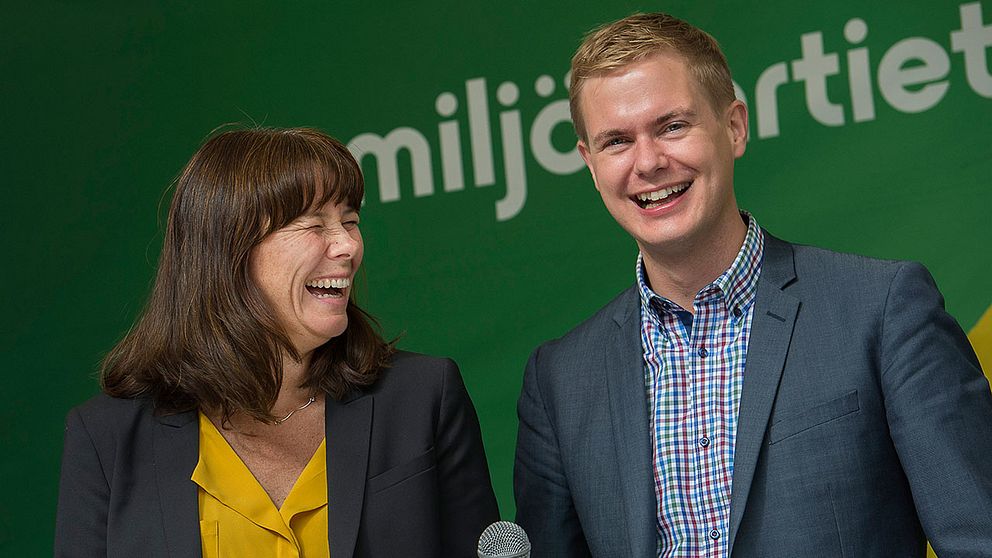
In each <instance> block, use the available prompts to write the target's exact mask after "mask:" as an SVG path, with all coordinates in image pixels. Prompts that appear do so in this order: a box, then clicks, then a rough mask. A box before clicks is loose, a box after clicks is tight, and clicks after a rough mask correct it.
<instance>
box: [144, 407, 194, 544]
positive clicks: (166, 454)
mask: <svg viewBox="0 0 992 558" xmlns="http://www.w3.org/2000/svg"><path fill="white" fill-rule="evenodd" d="M196 418H197V413H196V411H188V412H185V413H180V414H176V415H166V416H156V417H155V418H154V420H155V422H156V425H155V477H156V479H157V481H158V494H159V500H160V502H161V506H160V507H159V510H160V513H161V514H162V526H163V528H164V531H165V543H166V551H167V554H168V556H171V557H172V558H188V557H199V556H201V550H202V549H201V544H200V529H199V525H200V505H199V500H198V499H197V489H196V485H195V484H193V482H192V481H190V475H192V474H193V469H194V468H195V467H196V463H197V460H198V459H199V455H200V436H199V432H200V430H199V427H198V422H197V420H196Z"/></svg>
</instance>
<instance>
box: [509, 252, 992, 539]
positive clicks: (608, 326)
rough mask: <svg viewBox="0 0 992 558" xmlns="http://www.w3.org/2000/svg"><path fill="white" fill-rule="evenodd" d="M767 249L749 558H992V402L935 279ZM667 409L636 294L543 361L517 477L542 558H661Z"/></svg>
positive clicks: (737, 499) (745, 505)
mask: <svg viewBox="0 0 992 558" xmlns="http://www.w3.org/2000/svg"><path fill="white" fill-rule="evenodd" d="M765 240H766V242H765V255H764V261H763V264H762V270H761V276H760V278H759V282H758V286H757V295H756V298H755V302H754V310H753V312H754V313H753V320H752V329H751V337H750V342H749V347H748V353H747V363H746V367H745V370H744V385H743V392H742V395H741V401H740V411H739V418H738V427H737V441H736V447H735V455H734V476H733V488H732V495H731V512H730V530H729V532H728V533H723V536H724V537H727V544H728V548H730V549H731V553H732V556H733V557H734V558H746V557H755V558H759V557H760V558H774V557H783V558H786V557H788V558H794V557H796V556H803V557H817V556H822V557H837V556H847V557H852V556H853V557H859V558H860V557H900V558H902V557H912V556H920V557H922V556H925V544H926V537H929V538H930V540H931V541H932V544H933V546H934V548H935V550H936V552H937V554H938V555H939V556H940V557H941V558H953V557H962V556H992V395H990V392H989V384H988V382H987V381H986V379H985V377H984V376H983V375H982V372H981V369H980V366H979V364H978V361H977V359H976V357H975V355H974V352H973V351H972V349H971V346H970V345H969V343H968V340H967V338H966V337H965V335H964V333H963V332H962V331H961V329H960V327H959V326H958V325H957V323H956V322H955V321H954V319H953V318H951V317H950V316H949V315H948V314H947V313H946V312H945V311H944V309H943V299H942V298H941V296H940V293H939V292H938V291H937V289H936V287H935V285H934V283H933V280H932V278H931V277H930V275H929V273H927V271H926V270H925V269H924V268H923V267H922V266H920V265H919V264H914V263H908V262H895V261H879V260H872V259H869V258H863V257H859V256H851V255H842V254H837V253H833V252H828V251H826V250H820V249H816V248H810V247H805V246H798V245H792V244H788V243H785V242H782V241H780V240H777V239H775V238H774V237H771V236H770V235H767V234H765ZM648 408H649V407H648V403H647V401H646V395H645V388H644V371H643V360H642V351H641V344H640V301H639V298H638V295H637V291H636V289H635V288H631V289H628V290H627V291H625V292H623V293H622V294H621V295H620V296H619V297H617V298H616V299H615V300H613V301H612V302H611V303H610V304H608V305H607V306H606V307H605V308H603V309H602V310H601V311H599V312H598V313H597V314H596V315H594V316H593V317H592V318H590V319H589V320H588V321H586V322H585V323H583V324H581V325H580V326H578V327H577V328H576V329H574V330H573V331H571V332H570V333H568V334H567V335H566V336H565V337H563V338H561V339H558V340H556V341H553V342H550V343H547V344H545V345H543V346H541V347H539V348H538V349H537V350H536V351H534V353H533V355H532V356H531V359H530V362H529V363H528V365H527V371H526V373H525V376H524V386H523V390H522V393H521V396H520V401H519V404H518V414H519V417H520V430H519V436H518V441H517V456H516V464H515V467H514V490H515V494H516V501H517V521H518V522H519V523H520V525H522V526H523V527H524V528H525V529H526V530H527V532H528V534H529V535H530V538H531V541H532V543H533V545H534V556H540V557H541V558H552V557H559V556H560V557H569V558H574V557H581V556H596V557H607V556H616V557H638V558H646V557H649V556H652V557H653V556H656V554H657V533H656V527H655V525H656V515H657V512H656V498H655V494H654V482H653V457H652V455H653V453H652V445H651V444H652V442H651V434H650V429H649V428H650V419H649V412H648Z"/></svg>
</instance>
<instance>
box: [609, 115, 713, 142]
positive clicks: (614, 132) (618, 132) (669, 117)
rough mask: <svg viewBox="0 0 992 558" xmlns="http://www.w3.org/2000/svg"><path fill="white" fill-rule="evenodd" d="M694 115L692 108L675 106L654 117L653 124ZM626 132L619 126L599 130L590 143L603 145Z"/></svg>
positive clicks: (690, 117)
mask: <svg viewBox="0 0 992 558" xmlns="http://www.w3.org/2000/svg"><path fill="white" fill-rule="evenodd" d="M696 116H697V113H696V111H694V110H692V109H690V108H682V107H680V108H677V109H675V110H671V111H668V112H666V113H665V114H662V115H661V116H659V117H658V118H655V119H654V125H655V126H660V125H662V124H664V123H666V122H670V121H672V120H678V119H680V118H685V119H689V120H692V119H695V118H696ZM628 133H629V132H628V131H626V130H624V129H621V128H613V129H610V130H603V131H602V132H600V133H598V134H596V135H595V136H593V138H592V144H593V145H595V146H600V145H603V144H604V143H606V142H607V141H609V140H611V139H613V138H616V137H622V136H624V135H626V134H628Z"/></svg>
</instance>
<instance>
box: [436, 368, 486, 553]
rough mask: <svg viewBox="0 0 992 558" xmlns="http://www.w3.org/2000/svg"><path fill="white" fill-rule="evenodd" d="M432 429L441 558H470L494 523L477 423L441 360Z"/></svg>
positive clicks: (455, 376) (454, 371) (454, 372)
mask: <svg viewBox="0 0 992 558" xmlns="http://www.w3.org/2000/svg"><path fill="white" fill-rule="evenodd" d="M441 392H442V393H441V410H440V417H439V420H438V427H437V435H436V436H437V439H436V442H435V448H436V449H437V463H438V478H439V482H440V485H439V490H440V515H441V541H442V542H441V545H442V550H443V552H442V555H443V556H453V557H455V556H466V557H467V556H475V555H476V544H477V543H478V540H479V535H480V534H481V533H482V531H483V530H484V529H485V528H486V527H488V526H489V525H490V524H491V523H493V522H496V521H499V508H498V507H497V504H496V496H495V494H494V493H493V487H492V481H491V480H490V477H489V466H488V464H487V463H486V451H485V448H484V447H483V444H482V431H481V429H480V428H479V419H478V417H477V416H476V414H475V408H474V407H473V406H472V400H471V399H470V398H469V395H468V392H467V391H466V389H465V384H464V383H463V382H462V378H461V374H460V373H459V371H458V366H457V365H456V364H455V363H454V362H453V361H452V360H450V359H448V360H445V370H444V374H443V384H442V388H441Z"/></svg>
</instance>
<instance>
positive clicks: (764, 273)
mask: <svg viewBox="0 0 992 558" xmlns="http://www.w3.org/2000/svg"><path fill="white" fill-rule="evenodd" d="M794 281H796V266H795V256H794V254H793V249H792V245H790V244H788V243H786V242H783V241H781V240H779V239H777V238H775V237H773V236H771V235H770V234H768V233H767V232H765V254H764V261H763V262H762V264H761V275H760V277H759V279H758V285H757V293H756V295H755V300H754V309H753V313H752V316H751V337H750V339H749V340H748V348H747V362H746V363H745V366H744V385H743V388H742V391H741V401H740V409H739V411H738V414H737V441H736V445H735V447H734V478H733V485H732V490H731V497H730V540H729V541H728V549H731V550H732V549H733V546H734V540H735V539H736V537H737V531H738V529H739V528H740V525H741V519H742V518H743V516H744V510H745V508H746V505H747V498H748V494H749V493H750V490H751V483H752V481H753V480H754V471H755V466H756V465H757V462H758V457H759V455H760V453H761V448H762V446H763V442H764V439H765V432H766V431H767V429H768V420H769V417H770V416H771V410H772V404H773V402H774V401H775V396H776V394H777V393H778V386H779V379H780V378H781V377H782V370H783V368H784V366H785V357H786V355H787V354H788V352H789V345H790V344H791V342H792V332H793V328H794V326H795V323H796V315H797V314H798V311H799V305H800V302H799V300H798V299H796V298H795V297H793V296H792V295H790V294H788V293H786V292H785V289H786V287H788V286H789V285H790V284H792V283H793V282H794Z"/></svg>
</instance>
